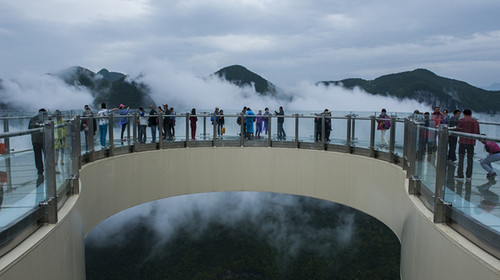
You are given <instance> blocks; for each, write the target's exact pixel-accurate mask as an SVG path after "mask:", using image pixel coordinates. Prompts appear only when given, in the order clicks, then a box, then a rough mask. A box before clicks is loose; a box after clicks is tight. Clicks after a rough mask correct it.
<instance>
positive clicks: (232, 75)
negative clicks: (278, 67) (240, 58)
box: [213, 65, 277, 96]
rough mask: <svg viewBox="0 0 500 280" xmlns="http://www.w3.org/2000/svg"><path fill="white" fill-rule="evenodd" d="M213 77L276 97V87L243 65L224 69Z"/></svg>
mask: <svg viewBox="0 0 500 280" xmlns="http://www.w3.org/2000/svg"><path fill="white" fill-rule="evenodd" d="M213 75H216V76H218V77H219V78H221V79H225V80H227V81H229V82H231V83H233V84H235V85H237V86H240V87H243V86H253V87H255V91H256V92H258V93H260V94H262V95H272V96H274V95H276V93H277V88H276V86H275V85H274V84H273V83H271V82H269V81H268V80H266V79H264V78H262V77H261V76H259V75H257V74H255V73H254V72H252V71H250V70H248V69H247V68H245V67H243V66H241V65H231V66H228V67H224V68H222V69H220V70H219V71H217V72H215V73H214V74H213Z"/></svg>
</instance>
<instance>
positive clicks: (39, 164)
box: [28, 108, 48, 176]
mask: <svg viewBox="0 0 500 280" xmlns="http://www.w3.org/2000/svg"><path fill="white" fill-rule="evenodd" d="M47 120H48V117H47V111H46V110H45V109H44V108H41V109H40V110H38V115H36V116H34V117H33V118H31V119H30V122H29V124H28V129H33V128H41V127H43V125H44V123H45V121H47ZM43 143H44V141H43V133H42V132H35V133H32V134H31V144H32V145H33V153H34V154H35V166H36V169H37V172H38V176H43V171H44V170H43V154H44V153H45V150H44V146H43Z"/></svg>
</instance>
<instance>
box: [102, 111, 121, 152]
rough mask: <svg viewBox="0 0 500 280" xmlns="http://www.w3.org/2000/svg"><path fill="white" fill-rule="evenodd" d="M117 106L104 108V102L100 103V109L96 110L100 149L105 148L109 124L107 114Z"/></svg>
mask: <svg viewBox="0 0 500 280" xmlns="http://www.w3.org/2000/svg"><path fill="white" fill-rule="evenodd" d="M116 110H118V108H113V109H111V110H109V109H107V108H106V103H101V110H99V112H97V118H98V119H99V121H98V122H99V140H100V142H101V149H104V148H106V134H107V133H108V124H109V120H108V117H109V114H110V113H111V112H112V111H116Z"/></svg>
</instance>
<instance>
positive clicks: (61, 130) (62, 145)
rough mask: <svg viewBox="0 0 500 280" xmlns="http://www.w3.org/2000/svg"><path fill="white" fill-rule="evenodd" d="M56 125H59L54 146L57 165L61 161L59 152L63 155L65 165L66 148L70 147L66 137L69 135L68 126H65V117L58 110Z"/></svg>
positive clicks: (55, 113)
mask: <svg viewBox="0 0 500 280" xmlns="http://www.w3.org/2000/svg"><path fill="white" fill-rule="evenodd" d="M54 119H55V120H54V125H55V126H56V127H57V126H59V127H57V128H55V130H54V148H55V157H56V165H57V163H58V162H59V154H60V155H61V161H60V162H61V165H64V149H66V148H67V147H68V142H67V141H66V137H67V136H68V128H67V127H66V126H63V124H64V119H63V117H62V114H61V111H59V110H56V111H55V112H54Z"/></svg>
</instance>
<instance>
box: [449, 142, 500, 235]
mask: <svg viewBox="0 0 500 280" xmlns="http://www.w3.org/2000/svg"><path fill="white" fill-rule="evenodd" d="M498 145H499V142H498V141H493V140H487V141H479V140H475V137H467V136H463V135H461V136H459V139H458V147H457V158H458V161H457V162H451V161H449V162H448V164H447V175H446V176H447V180H446V186H445V194H444V200H445V201H446V202H449V203H451V205H452V207H453V209H454V210H457V211H459V212H460V213H462V214H463V215H465V216H469V217H471V218H473V219H474V220H476V221H478V222H479V223H481V224H483V225H485V226H487V227H490V228H492V229H494V230H496V231H497V232H498V233H499V234H500V230H499V229H500V206H499V205H500V201H499V195H500V183H499V182H497V180H496V176H494V175H495V174H496V173H494V172H496V171H498V170H500V169H499V168H500V165H499V163H500V148H497V147H499V146H498ZM486 147H488V148H487V150H486V149H485V148H486ZM497 149H498V150H499V152H498V153H496V151H497ZM469 151H470V152H471V154H470V155H469V154H468V153H467V152H469ZM488 151H493V152H495V153H490V152H488ZM495 160H499V161H495Z"/></svg>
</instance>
